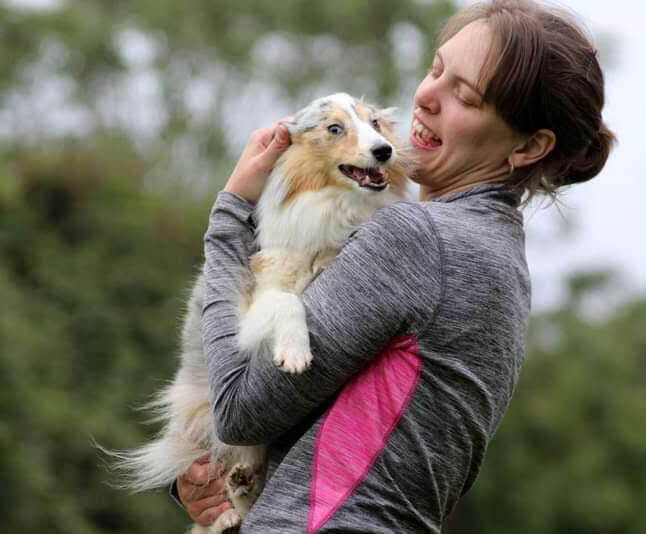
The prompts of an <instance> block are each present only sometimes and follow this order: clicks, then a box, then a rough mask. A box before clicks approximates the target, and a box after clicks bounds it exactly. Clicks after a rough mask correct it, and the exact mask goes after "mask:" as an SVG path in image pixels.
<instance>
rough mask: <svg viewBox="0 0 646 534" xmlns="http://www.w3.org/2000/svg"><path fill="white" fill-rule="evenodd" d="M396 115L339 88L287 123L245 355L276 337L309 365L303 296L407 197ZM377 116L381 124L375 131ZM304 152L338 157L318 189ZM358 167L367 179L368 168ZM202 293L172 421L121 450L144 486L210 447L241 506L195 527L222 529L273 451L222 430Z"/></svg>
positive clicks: (294, 360)
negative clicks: (362, 233)
mask: <svg viewBox="0 0 646 534" xmlns="http://www.w3.org/2000/svg"><path fill="white" fill-rule="evenodd" d="M391 111H392V109H388V110H377V109H375V108H372V107H370V106H367V105H366V104H364V103H363V102H361V101H357V100H355V99H354V98H352V97H350V96H349V95H345V94H336V95H332V96H330V97H325V98H321V99H318V100H316V101H314V102H313V103H312V104H310V105H309V106H308V107H306V108H305V109H304V110H302V111H301V112H299V113H298V114H297V115H296V118H295V119H294V122H293V123H291V124H289V125H288V127H289V129H290V133H291V136H292V146H291V147H290V148H289V149H288V150H287V151H286V152H285V153H284V155H283V156H282V157H281V158H280V160H279V161H278V163H277V164H276V166H275V168H274V171H273V172H272V174H271V176H270V177H269V180H268V183H267V186H266V189H265V191H264V192H263V195H262V197H261V199H260V201H259V204H258V206H257V216H258V223H259V224H258V231H257V242H258V245H259V248H260V250H259V252H258V253H257V254H256V255H255V257H254V258H252V261H251V267H252V275H253V276H252V286H251V287H250V288H247V289H242V291H245V292H246V294H245V298H244V299H243V300H244V302H245V304H243V305H241V315H240V316H241V323H240V331H239V335H238V345H239V348H240V354H241V357H244V358H250V357H251V356H252V355H253V354H255V353H257V352H258V350H259V347H260V346H261V345H262V344H265V343H269V344H270V345H269V346H270V347H271V348H272V349H273V354H274V361H275V363H276V365H278V366H279V367H280V368H281V369H282V370H284V371H285V372H293V373H300V372H304V371H306V370H307V369H308V367H309V366H310V363H311V360H312V354H311V352H310V347H309V336H308V331H307V325H306V323H305V310H304V308H303V305H302V302H301V300H300V298H299V295H300V294H301V293H302V291H303V290H304V289H305V287H306V286H307V285H308V284H309V283H310V281H311V280H312V279H313V278H314V277H315V276H316V275H317V274H318V273H319V272H320V271H321V269H323V268H325V266H326V265H328V264H329V263H330V261H332V260H333V259H334V257H335V256H336V254H337V253H338V251H339V250H340V248H341V247H342V246H343V243H344V242H345V240H346V239H347V238H348V237H349V235H350V234H351V233H352V232H353V231H354V230H356V228H357V226H358V225H359V224H361V223H363V222H365V221H367V220H368V219H370V218H371V217H372V216H373V215H374V213H375V211H376V210H377V209H378V208H380V207H383V206H386V205H389V204H391V203H393V202H395V201H397V200H400V199H402V198H403V197H404V195H405V194H406V190H407V186H408V181H407V180H406V178H405V175H406V171H407V163H408V161H407V158H406V157H404V156H403V154H404V152H405V151H403V150H402V149H401V147H399V146H398V145H397V144H396V140H395V139H394V137H393V135H392V133H391V130H390V127H391V124H390V121H389V118H388V115H389V114H390V113H391ZM375 120H378V121H379V123H380V124H381V125H382V126H381V127H379V128H375V124H374V122H373V121H375ZM331 122H332V123H334V124H337V123H339V122H342V123H343V128H344V135H342V136H341V135H335V134H332V133H330V131H329V130H328V129H329V127H330V123H331ZM382 128H383V129H382ZM378 130H381V131H378ZM383 145H389V146H390V147H392V156H391V157H390V158H389V159H388V160H387V161H378V160H377V159H376V156H375V155H374V153H373V150H374V148H375V146H383ZM296 157H299V158H305V160H306V162H308V161H309V160H308V158H318V159H319V160H320V158H327V159H329V164H328V163H326V164H325V165H318V167H317V168H319V169H320V168H324V171H322V172H323V175H322V176H320V177H319V178H320V179H319V180H318V181H317V182H316V184H315V185H313V184H314V182H312V181H311V176H298V175H294V174H293V173H292V174H289V173H290V172H291V171H290V170H289V169H290V168H291V167H292V166H293V165H292V164H293V163H294V158H296ZM327 159H326V161H327ZM312 161H313V160H312ZM343 164H345V165H353V166H355V167H359V168H372V169H376V168H378V169H381V171H380V172H382V173H383V174H384V175H385V176H384V179H385V182H386V184H388V185H387V187H384V188H382V189H380V188H381V185H379V187H377V186H375V185H374V184H372V182H371V183H369V184H368V185H367V186H366V185H365V184H364V185H361V184H360V182H359V181H357V180H355V179H352V177H348V176H347V175H344V174H343V173H342V172H341V170H340V168H339V165H343ZM306 167H309V165H307V166H306ZM300 168H302V166H301V167H300ZM356 172H357V175H359V176H360V175H361V172H362V171H361V170H359V171H356ZM247 278H248V276H247ZM241 279H242V278H241ZM242 287H244V285H243V286H242ZM203 295H204V280H203V278H202V277H200V278H199V279H198V280H197V282H196V284H195V286H194V288H193V292H192V295H191V298H190V300H189V303H188V311H187V314H186V319H185V323H184V328H183V333H182V352H181V363H180V368H179V370H178V371H177V374H176V376H175V378H174V380H173V381H172V383H171V384H170V385H169V386H168V387H166V388H165V389H163V390H162V391H161V392H160V393H159V394H158V395H157V397H156V399H155V400H154V401H153V402H152V403H151V404H150V405H149V406H148V407H149V408H151V409H153V410H154V411H155V413H156V414H157V418H158V419H159V420H160V421H163V422H164V427H163V429H162V431H161V433H160V434H159V437H158V438H157V439H156V440H154V441H153V442H151V443H149V444H147V445H144V446H143V447H141V448H139V449H136V450H134V451H130V452H124V453H113V454H114V455H116V456H117V457H118V461H117V467H118V468H120V469H121V470H122V471H123V472H124V473H125V474H126V475H127V479H126V483H125V485H126V486H127V487H129V488H131V489H132V490H134V491H143V490H147V489H151V488H157V487H162V486H166V485H169V484H170V483H171V482H172V481H173V480H175V479H176V478H177V477H178V476H179V475H181V474H182V473H184V472H185V471H186V470H187V469H188V467H189V466H190V464H191V463H192V462H193V461H195V460H196V459H197V458H198V457H200V456H202V455H203V454H205V453H206V452H209V453H210V454H211V456H212V457H213V459H214V460H215V461H218V462H220V463H223V464H225V465H226V466H227V469H228V472H227V475H226V485H227V491H228V493H229V497H230V499H231V501H232V503H233V505H234V510H230V511H228V512H227V513H225V514H223V515H222V516H220V518H219V519H218V520H217V522H216V523H215V524H214V525H212V526H210V527H208V528H203V527H200V526H197V525H195V526H194V527H193V530H192V533H193V534H207V533H208V534H220V533H222V532H223V531H224V530H226V529H229V528H235V527H236V526H237V525H239V523H240V521H241V518H243V517H244V515H245V514H246V513H247V511H248V510H249V508H250V506H251V505H252V504H253V502H254V501H255V499H256V498H257V496H258V494H259V493H260V491H261V490H262V485H263V477H264V464H265V447H263V446H253V447H239V446H229V445H226V444H224V443H222V442H221V441H219V440H218V437H217V436H216V434H215V431H214V426H213V421H212V412H211V406H210V402H209V385H208V373H207V363H206V361H205V355H204V353H203V351H202V342H201V339H202V336H201V316H202V300H203Z"/></svg>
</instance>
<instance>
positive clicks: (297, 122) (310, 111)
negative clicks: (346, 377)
mask: <svg viewBox="0 0 646 534" xmlns="http://www.w3.org/2000/svg"><path fill="white" fill-rule="evenodd" d="M329 107H330V102H328V101H326V100H325V99H323V98H319V99H318V100H315V101H314V102H312V103H311V104H310V105H308V106H306V107H304V108H303V109H301V110H300V111H299V112H298V113H296V115H294V117H293V119H292V120H291V121H289V122H286V123H285V125H286V126H287V129H288V130H289V133H290V135H294V134H299V133H303V132H307V131H308V130H311V129H313V128H316V126H318V125H319V123H320V122H321V121H322V120H323V118H324V117H325V112H326V110H327V109H329Z"/></svg>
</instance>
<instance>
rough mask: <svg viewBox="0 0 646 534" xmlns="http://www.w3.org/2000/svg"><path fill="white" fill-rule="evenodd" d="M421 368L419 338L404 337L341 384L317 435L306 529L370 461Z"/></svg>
mask: <svg viewBox="0 0 646 534" xmlns="http://www.w3.org/2000/svg"><path fill="white" fill-rule="evenodd" d="M421 369H422V360H421V358H420V356H419V347H418V345H417V339H416V338H415V337H414V336H407V337H402V338H398V339H396V340H394V341H392V342H391V343H390V344H389V345H388V346H387V347H386V348H385V349H384V350H383V352H382V353H381V354H380V355H379V356H377V357H376V358H375V359H374V360H373V361H372V362H371V364H370V365H369V366H368V367H367V368H366V369H364V370H363V371H362V372H361V373H360V374H359V375H357V376H356V377H354V378H353V379H352V380H350V382H348V383H347V384H346V385H345V387H344V388H343V391H342V392H341V394H340V395H339V397H338V398H337V400H336V401H335V402H334V404H333V405H332V407H331V408H330V410H329V411H328V412H327V414H326V415H325V419H324V420H323V423H322V424H321V427H320V428H319V431H318V435H317V437H316V444H315V450H314V460H313V467H312V471H313V472H312V486H311V496H310V510H309V521H308V533H310V534H313V533H315V532H317V531H318V530H319V529H320V528H321V527H322V526H323V525H324V524H325V523H326V522H327V521H328V520H329V519H330V517H332V515H333V514H334V512H336V510H338V509H339V507H340V506H341V505H342V504H343V503H344V501H345V500H346V499H347V497H348V496H349V495H350V494H351V493H352V492H353V491H354V489H355V488H356V487H357V485H358V484H359V483H360V482H361V481H362V480H363V478H364V477H365V475H366V474H367V473H368V471H369V470H370V468H371V467H372V466H373V464H374V462H375V460H376V459H377V456H378V455H379V454H380V453H381V451H382V449H383V448H384V446H385V445H386V442H387V441H388V438H389V437H390V434H391V433H392V431H393V429H394V428H395V425H396V424H397V422H398V421H399V418H400V417H401V415H402V414H403V413H404V410H405V409H406V406H407V405H408V401H409V400H410V397H411V395H412V394H413V392H414V391H415V388H416V386H417V383H418V381H419V376H420V372H421Z"/></svg>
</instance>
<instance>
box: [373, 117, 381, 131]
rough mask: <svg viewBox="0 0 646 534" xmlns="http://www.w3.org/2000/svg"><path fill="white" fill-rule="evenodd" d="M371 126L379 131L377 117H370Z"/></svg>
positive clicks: (379, 125)
mask: <svg viewBox="0 0 646 534" xmlns="http://www.w3.org/2000/svg"><path fill="white" fill-rule="evenodd" d="M372 127H373V128H374V129H375V130H377V131H378V132H381V124H379V121H378V120H377V119H372Z"/></svg>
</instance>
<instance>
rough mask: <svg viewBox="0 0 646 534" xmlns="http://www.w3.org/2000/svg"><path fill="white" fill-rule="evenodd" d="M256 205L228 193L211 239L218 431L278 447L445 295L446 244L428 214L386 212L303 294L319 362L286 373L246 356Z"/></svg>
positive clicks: (207, 318)
mask: <svg viewBox="0 0 646 534" xmlns="http://www.w3.org/2000/svg"><path fill="white" fill-rule="evenodd" d="M252 210H253V205H252V204H250V203H249V202H247V201H245V200H244V199H242V198H241V197H239V196H236V195H233V194H229V193H222V194H221V195H220V196H219V197H218V202H217V204H216V206H215V207H214V209H213V211H212V213H211V218H210V224H209V229H208V231H207V234H206V236H205V255H206V262H205V279H206V295H205V306H204V315H203V341H204V349H205V351H206V355H207V361H208V365H209V377H210V385H211V394H212V400H213V405H214V416H215V424H216V430H217V433H218V435H219V437H220V439H221V440H222V441H224V442H225V443H231V444H240V445H250V444H257V443H267V442H270V441H271V440H272V439H273V438H275V437H276V436H278V435H280V434H283V433H284V432H285V431H287V430H288V429H289V428H291V427H292V426H294V425H295V424H296V423H297V422H298V421H299V420H300V419H301V418H303V417H304V416H305V415H307V414H308V413H309V412H311V411H312V409H313V408H315V407H316V406H318V405H320V404H321V403H323V402H324V401H325V400H326V399H328V398H329V397H330V396H332V395H333V394H335V393H336V392H337V391H338V390H339V389H340V388H341V387H342V386H343V384H344V383H345V382H346V381H347V380H348V378H350V377H351V376H353V375H354V374H355V373H357V372H358V371H359V370H361V369H362V367H364V366H365V365H366V363H367V362H368V361H370V359H371V358H372V357H374V356H375V355H377V354H378V353H379V352H380V351H381V350H382V349H383V348H384V347H385V346H386V344H387V343H388V342H389V341H390V340H392V339H393V338H395V337H397V336H399V335H402V334H406V333H408V331H409V327H410V325H411V324H413V323H414V322H415V319H418V318H423V317H430V316H431V314H432V308H433V307H434V305H435V303H436V302H437V301H438V299H439V293H440V287H441V268H440V265H441V262H440V247H439V243H438V239H437V237H436V235H435V233H434V232H433V230H432V225H431V223H430V221H429V220H428V218H427V215H426V213H425V211H424V210H423V209H422V208H421V207H419V206H417V205H414V204H404V203H400V204H397V205H395V206H393V207H391V208H387V209H384V210H381V211H380V212H379V213H378V214H377V216H376V217H375V220H374V221H371V222H370V223H367V224H365V225H363V226H362V227H361V228H360V229H359V230H358V231H357V232H356V233H355V234H354V235H353V237H352V238H351V239H350V240H349V241H348V243H347V244H346V246H345V247H344V249H343V251H342V253H341V254H340V256H339V258H338V259H337V260H336V261H335V262H334V263H333V264H332V265H330V266H329V267H328V268H327V269H326V270H325V271H324V272H323V273H322V274H321V275H320V276H319V277H318V278H317V279H316V280H314V282H312V284H311V285H310V286H309V288H308V289H307V290H306V291H305V293H304V294H303V297H302V298H303V303H304V305H305V309H306V313H307V324H308V328H309V330H310V343H311V347H312V353H313V355H314V361H313V363H312V368H311V369H310V370H309V371H307V372H306V373H304V374H302V375H296V376H294V375H288V374H286V373H283V372H281V371H280V370H279V369H278V368H276V366H275V365H274V363H273V362H272V355H271V354H267V355H266V357H265V356H264V355H263V356H262V357H260V358H256V359H254V360H252V361H245V358H244V357H243V355H240V354H239V353H238V348H237V343H236V335H237V328H238V321H239V319H238V298H237V297H238V294H239V284H240V272H241V271H244V270H246V268H247V263H248V255H249V253H250V252H251V250H252V245H253V228H252V226H251V224H250V215H251V213H252Z"/></svg>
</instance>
